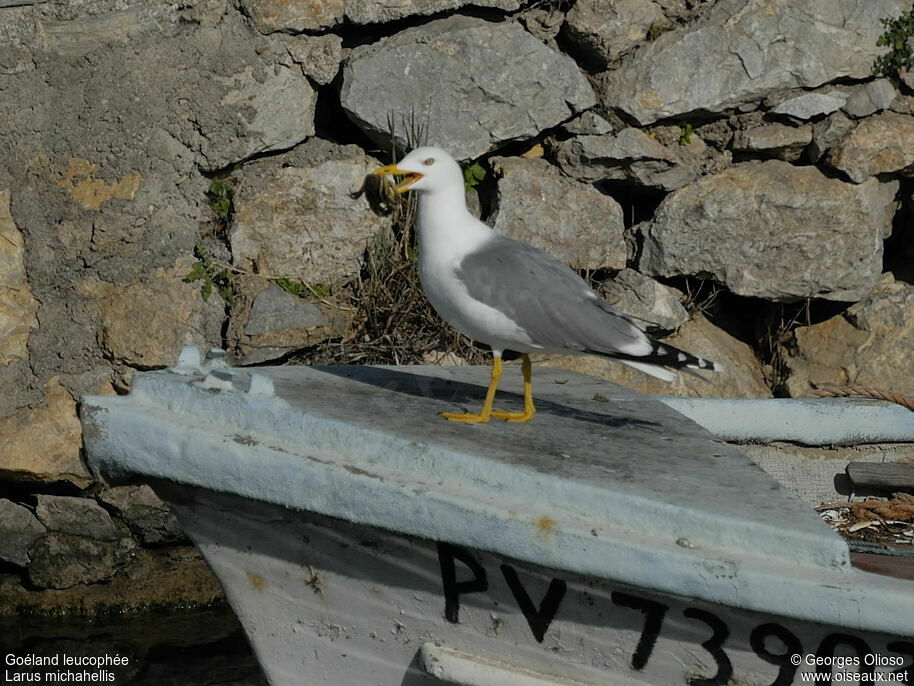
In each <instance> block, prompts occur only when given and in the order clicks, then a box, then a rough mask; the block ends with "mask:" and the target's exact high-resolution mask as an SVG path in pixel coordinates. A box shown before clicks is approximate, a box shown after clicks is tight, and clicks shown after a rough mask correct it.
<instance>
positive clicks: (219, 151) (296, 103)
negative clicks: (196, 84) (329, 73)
mask: <svg viewBox="0 0 914 686" xmlns="http://www.w3.org/2000/svg"><path fill="white" fill-rule="evenodd" d="M216 82H217V83H218V84H221V85H222V86H223V87H224V88H225V89H226V92H225V93H224V94H223V95H222V97H221V99H220V100H219V105H220V107H218V108H215V109H214V110H212V111H208V112H201V113H200V114H199V115H198V121H199V122H200V125H201V129H202V133H203V135H204V137H205V138H207V139H214V140H215V141H217V142H218V145H214V144H212V143H209V144H207V143H206V142H203V141H200V142H201V144H202V145H203V151H204V154H205V155H206V161H207V166H208V168H210V169H220V168H222V167H226V166H228V165H230V164H231V163H232V162H236V161H238V160H243V159H245V158H247V157H250V156H251V155H253V154H255V153H261V152H266V151H269V150H283V149H285V148H291V147H292V146H293V145H296V144H297V143H301V142H302V141H303V140H305V139H306V138H308V136H311V135H313V134H314V108H315V106H316V105H317V92H316V91H315V90H314V89H313V88H312V87H311V84H309V83H308V79H306V78H305V77H304V76H303V75H302V71H301V70H299V69H297V68H296V69H292V68H291V67H287V66H285V65H279V64H277V65H275V66H274V67H273V68H272V69H264V70H262V71H261V72H259V73H255V72H254V70H253V69H252V68H251V67H247V68H246V69H244V70H242V71H240V72H237V73H235V74H231V75H230V76H227V77H222V78H218V79H216ZM228 117H231V118H232V119H233V120H234V121H233V123H232V125H231V127H226V123H225V122H226V119H227V118H228Z"/></svg>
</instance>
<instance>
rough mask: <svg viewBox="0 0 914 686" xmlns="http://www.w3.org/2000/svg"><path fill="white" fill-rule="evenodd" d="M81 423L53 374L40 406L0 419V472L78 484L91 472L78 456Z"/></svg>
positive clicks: (32, 479)
mask: <svg viewBox="0 0 914 686" xmlns="http://www.w3.org/2000/svg"><path fill="white" fill-rule="evenodd" d="M81 447H82V426H81V425H80V423H79V417H77V415H76V403H75V402H74V400H73V398H72V397H71V396H70V394H69V393H67V391H66V389H64V388H63V386H61V385H60V383H59V380H58V378H57V377H54V378H52V379H51V380H50V381H48V384H47V393H46V395H45V398H44V406H43V407H35V408H22V409H21V410H19V412H18V413H17V414H16V415H14V416H11V417H6V418H4V419H0V476H3V478H6V479H13V480H17V481H24V482H38V483H53V482H55V481H69V482H71V483H73V484H75V485H76V486H79V487H80V488H84V487H85V486H88V485H89V484H90V483H91V481H92V476H91V475H90V474H89V471H88V470H87V469H86V466H85V465H84V464H83V462H82V460H81V459H80V456H79V451H80V448H81Z"/></svg>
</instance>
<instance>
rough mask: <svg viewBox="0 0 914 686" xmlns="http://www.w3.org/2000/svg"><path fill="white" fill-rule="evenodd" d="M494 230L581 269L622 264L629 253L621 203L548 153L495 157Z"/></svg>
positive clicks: (493, 163)
mask: <svg viewBox="0 0 914 686" xmlns="http://www.w3.org/2000/svg"><path fill="white" fill-rule="evenodd" d="M492 165H493V168H494V169H495V172H496V174H498V175H499V176H500V177H501V178H500V179H499V181H498V215H497V216H496V218H495V225H494V228H495V230H496V231H497V232H498V233H500V234H502V235H505V236H508V237H510V238H514V239H516V240H519V241H523V242H525V243H530V244H531V245H533V246H535V247H537V248H539V249H541V250H544V251H546V252H547V253H549V254H550V255H552V256H553V257H555V258H557V259H558V260H560V261H562V262H565V263H566V264H570V265H573V266H574V267H576V268H579V269H598V268H607V269H621V268H622V267H624V266H625V262H626V260H627V258H628V249H627V248H626V246H625V238H624V236H623V232H624V229H625V226H624V222H623V217H622V208H621V207H620V206H619V204H618V203H617V202H616V201H615V200H613V199H612V198H611V197H609V196H608V195H604V194H603V193H601V192H600V191H598V190H597V189H596V188H594V187H593V186H591V185H589V184H585V183H581V182H580V181H575V180H574V179H569V178H567V177H565V176H563V175H562V174H561V173H560V172H559V170H558V169H557V168H556V167H554V166H552V165H551V164H550V163H549V162H547V161H546V160H544V159H522V158H518V157H496V158H493V160H492Z"/></svg>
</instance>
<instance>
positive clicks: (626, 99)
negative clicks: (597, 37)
mask: <svg viewBox="0 0 914 686" xmlns="http://www.w3.org/2000/svg"><path fill="white" fill-rule="evenodd" d="M909 9H910V3H909V2H907V1H906V0H807V1H805V2H795V1H794V0H771V1H766V2H762V1H761V0H720V2H718V3H717V4H716V5H715V6H714V8H713V10H711V12H710V13H709V14H708V15H707V16H706V17H704V18H702V19H700V20H699V21H697V22H695V23H693V24H690V25H688V26H685V27H683V28H681V29H677V30H675V31H670V32H668V33H665V34H663V35H661V36H660V37H658V38H657V39H656V40H655V41H653V42H652V43H649V44H647V45H645V46H644V48H643V49H642V50H641V51H639V52H638V53H637V54H636V55H635V56H634V58H633V59H632V60H630V61H629V62H628V63H627V64H625V65H624V66H623V67H621V68H619V69H616V70H615V71H612V72H609V73H607V74H606V75H605V77H604V79H603V81H602V85H601V88H600V92H601V97H602V100H603V103H604V104H605V105H606V106H607V107H610V108H614V109H618V110H621V111H622V112H624V113H625V114H627V115H628V116H630V117H631V118H633V119H634V120H635V121H637V122H638V123H639V124H650V123H652V122H655V121H657V120H659V119H666V118H669V117H684V116H689V115H700V114H703V113H708V112H711V113H722V112H725V111H727V110H729V109H731V108H734V107H737V106H738V105H741V104H743V103H747V102H753V101H758V100H761V99H762V98H764V97H765V96H766V95H767V94H768V93H769V92H771V91H773V90H776V89H784V88H797V87H799V88H815V87H817V86H820V85H822V84H825V83H828V82H830V81H834V80H836V79H841V78H845V77H851V78H858V79H859V78H866V77H869V76H870V75H871V73H872V69H873V61H874V60H875V59H876V57H877V56H879V55H880V54H882V53H883V52H884V48H878V47H876V40H877V38H879V36H880V35H881V34H882V32H883V31H884V27H883V26H882V23H881V22H882V20H883V19H884V18H887V17H897V16H898V15H900V14H901V13H902V12H904V11H905V10H909ZM696 65H709V66H708V68H699V67H697V66H696ZM698 81H700V87H696V82H698Z"/></svg>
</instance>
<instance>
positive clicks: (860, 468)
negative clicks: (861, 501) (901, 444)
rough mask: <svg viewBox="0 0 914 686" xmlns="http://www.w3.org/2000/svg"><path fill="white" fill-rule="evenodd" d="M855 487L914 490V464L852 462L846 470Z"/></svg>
mask: <svg viewBox="0 0 914 686" xmlns="http://www.w3.org/2000/svg"><path fill="white" fill-rule="evenodd" d="M845 471H846V472H847V476H848V477H849V478H850V480H851V481H852V482H853V483H854V486H855V487H856V486H869V487H875V488H885V489H891V488H904V489H914V464H907V463H900V462H851V463H849V464H848V465H847V468H846V469H845Z"/></svg>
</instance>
